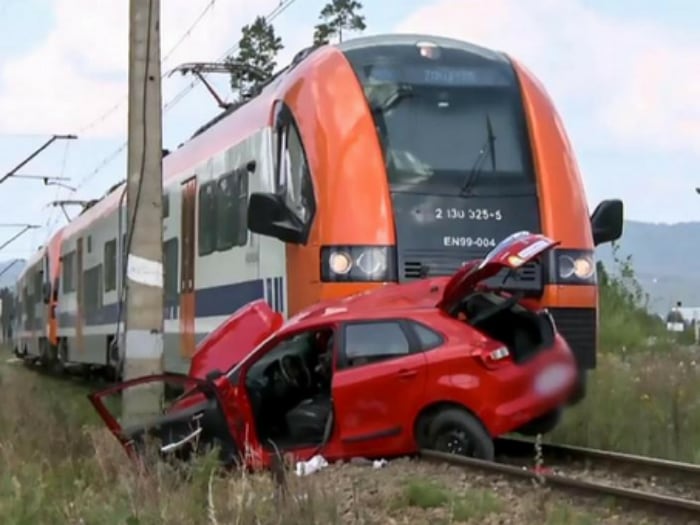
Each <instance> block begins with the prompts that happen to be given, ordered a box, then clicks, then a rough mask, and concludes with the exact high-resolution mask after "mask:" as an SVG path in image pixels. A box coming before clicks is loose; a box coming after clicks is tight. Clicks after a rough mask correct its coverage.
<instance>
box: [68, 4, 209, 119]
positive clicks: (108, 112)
mask: <svg viewBox="0 0 700 525" xmlns="http://www.w3.org/2000/svg"><path fill="white" fill-rule="evenodd" d="M215 2H216V0H209V2H207V5H206V6H205V7H204V9H202V11H201V12H200V13H199V15H197V17H196V18H195V19H194V21H193V22H192V24H190V26H189V27H188V28H187V30H186V31H185V32H184V33H183V34H182V35H181V36H180V38H178V40H177V41H176V42H175V44H174V45H173V46H172V47H171V48H170V50H169V51H168V52H167V53H166V54H165V56H163V58H162V59H161V61H160V62H161V66H162V65H163V64H164V63H165V62H167V60H168V59H169V58H170V57H171V56H172V55H173V53H175V51H176V50H177V49H178V48H179V47H180V46H181V45H182V44H183V42H185V40H187V38H189V36H190V35H191V34H192V31H193V30H194V29H195V27H197V26H198V25H199V23H200V22H201V21H202V20H203V19H204V17H205V16H206V14H207V13H208V12H209V11H210V10H211V8H212V7H214V3H215ZM165 75H166V73H162V74H161V76H160V78H161V79H163V78H165ZM128 99H129V96H128V94H127V95H124V96H123V97H122V98H121V99H120V100H119V102H117V103H115V104H114V105H112V106H110V107H109V108H108V109H107V110H106V111H104V112H103V113H101V114H100V115H99V116H98V117H97V118H95V119H93V120H92V121H90V122H88V123H87V124H86V125H85V126H83V127H82V128H80V130H79V133H84V132H85V131H87V130H90V129H92V128H94V127H96V126H98V125H99V124H101V123H102V122H104V121H105V120H107V118H108V117H109V116H110V115H112V114H113V113H114V112H115V111H117V110H118V109H119V108H121V107H122V106H123V105H124V104H125V103H126V102H127V100H128Z"/></svg>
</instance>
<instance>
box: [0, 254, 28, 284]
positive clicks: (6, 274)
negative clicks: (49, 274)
mask: <svg viewBox="0 0 700 525" xmlns="http://www.w3.org/2000/svg"><path fill="white" fill-rule="evenodd" d="M24 263H25V261H24V259H11V260H9V261H0V274H2V275H0V288H5V287H9V288H14V285H15V281H16V280H17V277H18V276H19V274H20V272H21V271H22V268H24ZM8 266H11V268H8ZM5 270H7V271H5Z"/></svg>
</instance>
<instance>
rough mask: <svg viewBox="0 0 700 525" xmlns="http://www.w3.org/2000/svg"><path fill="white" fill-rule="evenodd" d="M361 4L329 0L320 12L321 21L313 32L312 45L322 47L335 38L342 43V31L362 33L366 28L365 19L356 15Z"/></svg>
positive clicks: (356, 0)
mask: <svg viewBox="0 0 700 525" xmlns="http://www.w3.org/2000/svg"><path fill="white" fill-rule="evenodd" d="M361 9H362V4H361V3H360V2H359V1H358V0H331V1H330V2H328V3H327V4H326V5H325V7H324V8H323V9H322V10H321V14H320V15H319V19H320V20H322V22H321V23H320V24H318V25H317V26H316V28H315V30H314V44H315V45H323V44H327V43H328V42H329V41H330V38H331V37H332V36H337V37H338V41H339V42H342V41H343V31H344V30H345V31H364V30H365V29H366V28H367V25H366V24H365V17H364V15H361V14H359V13H358V11H360V10H361Z"/></svg>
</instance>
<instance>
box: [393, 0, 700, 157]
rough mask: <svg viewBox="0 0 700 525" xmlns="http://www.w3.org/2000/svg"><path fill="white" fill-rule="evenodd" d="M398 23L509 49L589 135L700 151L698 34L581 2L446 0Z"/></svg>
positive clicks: (406, 28) (623, 143)
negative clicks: (582, 123) (581, 120)
mask: <svg viewBox="0 0 700 525" xmlns="http://www.w3.org/2000/svg"><path fill="white" fill-rule="evenodd" d="M397 30H398V31H401V32H420V33H433V34H440V35H445V36H452V37H455V38H461V39H465V40H469V41H472V42H474V43H477V44H481V45H485V46H487V47H493V48H496V49H500V50H502V51H505V52H507V53H508V54H510V55H511V56H513V57H515V58H516V59H518V60H520V61H521V62H523V63H524V64H525V65H526V66H527V67H528V68H529V69H530V70H531V71H533V72H534V74H535V75H536V76H537V77H538V78H540V79H541V80H542V82H543V84H544V85H545V86H546V88H547V90H548V92H549V93H550V94H551V95H552V98H553V99H554V102H555V104H556V105H557V107H558V108H559V110H560V111H561V110H562V108H563V107H566V108H567V109H568V110H569V111H570V114H574V113H575V114H576V116H577V117H578V116H581V117H583V118H584V119H585V120H586V123H587V127H588V126H590V127H591V128H592V129H593V130H594V131H593V133H591V134H590V139H586V140H591V142H594V141H595V142H596V143H597V144H600V143H601V142H600V141H603V140H613V141H614V142H615V145H617V146H625V147H627V146H629V147H632V148H640V147H641V148H650V149H657V150H661V151H673V150H676V151H678V150H687V151H690V152H693V151H694V152H696V153H697V152H698V151H700V58H699V57H700V41H698V40H697V38H696V39H694V40H691V38H690V36H689V35H686V36H684V35H682V34H677V33H676V32H674V31H673V30H672V29H671V28H669V27H663V26H660V25H658V24H654V23H650V22H644V21H641V20H639V19H634V18H612V17H609V16H605V15H603V14H601V13H600V12H597V11H595V10H594V9H592V8H590V7H587V6H585V5H583V2H581V1H580V0H528V1H527V2H523V1H522V0H438V1H434V2H431V3H430V4H429V5H426V6H425V7H424V8H421V9H418V10H417V11H415V12H413V13H412V14H410V15H408V16H407V17H406V18H405V19H404V20H403V21H402V22H401V23H399V24H398V26H397ZM569 108H571V109H569ZM562 113H564V115H563V117H564V121H565V122H566V121H568V117H569V116H570V114H567V113H566V112H564V111H562ZM589 131H590V128H589ZM600 131H604V132H605V133H604V134H603V135H602V136H601V135H599V132H600ZM581 138H582V139H583V138H584V137H581Z"/></svg>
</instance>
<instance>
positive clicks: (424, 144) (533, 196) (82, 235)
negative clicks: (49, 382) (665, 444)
mask: <svg viewBox="0 0 700 525" xmlns="http://www.w3.org/2000/svg"><path fill="white" fill-rule="evenodd" d="M163 172H164V200H163V243H164V273H165V280H164V283H165V290H164V294H165V319H166V321H165V361H164V362H165V368H166V370H168V371H175V372H184V371H186V370H187V368H188V363H189V359H190V357H191V356H192V354H193V352H194V349H195V346H196V343H197V341H199V340H200V339H201V338H202V337H204V336H205V335H206V334H207V333H208V332H210V331H211V330H212V329H214V328H215V327H216V326H218V325H219V324H220V323H221V321H223V320H224V319H225V318H226V317H227V316H228V315H229V314H231V313H232V312H233V311H235V310H236V309H237V308H239V307H240V306H242V305H244V304H246V303H248V302H250V301H251V300H253V299H257V298H265V299H266V300H267V301H268V302H269V303H270V304H271V305H272V306H273V307H274V309H276V310H277V311H279V312H281V313H282V314H283V315H284V316H289V315H293V314H294V313H296V312H298V311H300V310H301V309H302V308H304V307H306V306H308V305H310V304H313V303H315V302H318V301H319V300H324V299H329V298H337V297H343V296H348V295H351V294H354V293H357V292H362V291H365V290H368V289H372V288H375V287H378V286H383V285H385V284H387V283H394V282H406V281H410V280H414V279H419V278H421V277H425V276H437V275H450V274H452V273H454V271H455V270H456V269H457V268H458V267H459V266H460V265H461V264H462V263H463V262H464V261H466V260H469V259H472V258H476V257H481V256H483V255H484V254H485V253H486V252H488V251H489V250H490V249H491V248H492V247H493V246H495V245H496V244H497V242H498V241H500V240H501V239H503V238H505V237H506V236H507V235H508V234H510V233H512V232H514V231H519V230H524V229H526V230H529V231H531V232H535V233H543V234H545V235H547V236H548V237H550V238H553V239H555V240H557V241H559V242H560V243H561V244H560V245H559V246H558V248H557V249H556V250H553V251H552V252H551V254H550V255H548V258H547V259H546V260H545V261H543V262H542V263H536V264H530V265H527V266H526V267H524V268H522V269H521V270H520V271H518V272H515V273H511V274H509V275H505V274H504V275H498V276H496V277H495V278H494V279H499V280H501V281H502V286H503V287H505V288H507V289H511V290H519V291H524V292H526V293H527V294H528V295H529V296H530V297H531V298H533V299H534V300H536V301H537V302H538V303H539V304H541V305H542V306H546V307H548V308H549V309H550V310H551V312H552V314H553V317H554V319H555V320H556V322H557V325H558V327H559V329H560V331H561V333H562V334H563V335H564V337H566V338H567V340H568V341H569V343H570V344H571V346H572V349H573V351H574V353H575V355H576V358H577V361H578V364H579V367H580V369H581V370H582V371H584V372H585V371H586V370H589V369H592V368H594V367H595V357H596V337H597V335H596V331H597V285H596V276H595V264H594V260H593V251H594V248H595V246H596V245H597V244H600V243H602V242H607V241H610V240H614V239H616V238H618V237H619V236H620V234H621V229H622V203H621V202H620V201H604V202H602V203H601V204H600V205H599V206H598V208H597V209H596V211H595V212H594V213H593V214H592V215H589V212H588V207H587V203H586V199H585V193H584V188H583V184H582V181H581V177H580V174H579V172H578V168H577V165H576V161H575V158H574V154H573V151H572V148H571V146H570V144H569V142H568V139H567V136H566V133H565V131H564V128H563V125H562V123H561V121H560V119H559V117H558V115H557V113H556V110H555V108H554V106H553V104H552V102H551V100H550V99H549V97H548V95H547V94H546V92H545V91H544V88H543V87H542V86H541V85H540V84H539V82H538V81H537V80H536V78H535V77H534V76H533V75H532V74H531V73H530V72H529V71H528V70H527V69H526V68H525V67H524V66H523V65H521V64H520V63H519V62H517V61H516V60H514V59H512V58H510V57H508V56H506V55H505V54H502V53H498V52H495V51H492V50H488V49H485V48H481V47H477V46H474V45H471V44H468V43H465V42H461V41H457V40H452V39H447V38H441V37H436V36H430V35H382V36H374V37H367V38H359V39H355V40H350V41H347V42H343V43H341V44H338V45H327V46H322V47H320V48H316V49H309V50H305V51H304V52H302V53H300V54H298V55H297V57H295V60H294V61H293V62H292V64H291V65H290V66H289V67H287V68H285V69H284V70H282V71H281V72H280V73H279V74H277V75H276V76H275V77H274V78H273V79H272V80H271V81H270V82H268V83H267V84H266V85H265V86H263V87H262V89H261V90H260V91H259V92H258V93H257V94H256V95H255V96H253V97H252V98H251V99H250V100H247V101H245V102H244V103H242V104H240V105H238V106H236V107H235V108H233V109H231V110H229V111H227V112H226V113H224V114H223V115H221V116H219V117H217V118H216V119H215V121H214V122H211V123H209V124H208V125H206V126H204V127H203V128H202V129H200V130H199V131H198V132H197V133H196V134H195V135H194V136H193V137H192V138H191V139H190V140H189V141H187V142H186V143H185V144H184V145H182V146H181V147H180V148H178V149H177V150H175V151H174V152H172V153H170V154H169V155H167V156H166V157H165V158H164V160H163ZM123 196H124V186H123V185H122V186H118V187H116V188H114V189H113V191H112V192H111V193H109V194H108V195H107V196H106V197H105V198H103V199H102V200H101V201H99V202H98V203H96V204H95V205H94V206H92V207H91V208H89V209H87V210H86V211H85V212H84V213H83V214H81V216H80V217H78V218H77V219H75V220H74V221H73V222H72V223H71V224H70V225H68V226H67V227H66V230H65V234H64V240H63V243H62V248H61V253H62V257H63V268H62V279H61V290H60V294H59V306H60V314H59V333H60V336H61V344H62V345H64V348H65V350H66V352H67V354H66V355H67V356H68V359H69V360H71V361H77V362H86V363H94V364H97V365H110V366H115V365H116V364H117V363H118V356H119V354H118V352H110V351H109V349H110V346H112V342H113V341H114V337H115V335H116V334H117V326H118V321H120V320H122V319H123V315H122V314H121V312H120V309H119V304H120V301H119V300H118V298H119V297H118V295H119V294H118V290H120V289H121V285H122V282H121V280H122V276H123V273H124V272H123V267H124V264H123V242H124V241H123V239H124V232H125V231H126V227H125V225H126V212H125V208H124V206H123V204H124V199H123ZM117 210H121V212H120V213H121V217H120V214H119V213H118V212H117ZM121 330H123V325H122V326H121V328H120V331H121ZM114 348H115V349H118V345H116V346H114Z"/></svg>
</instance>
